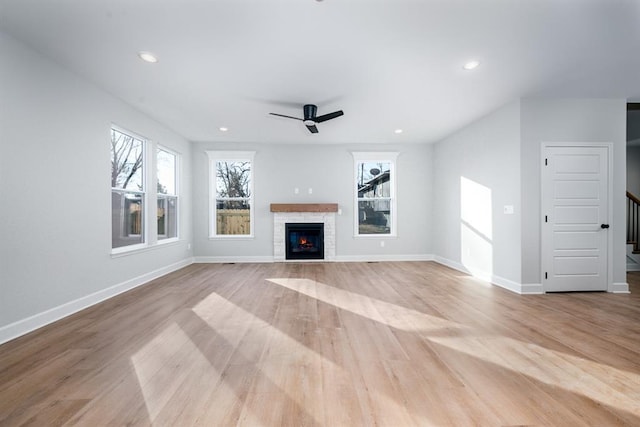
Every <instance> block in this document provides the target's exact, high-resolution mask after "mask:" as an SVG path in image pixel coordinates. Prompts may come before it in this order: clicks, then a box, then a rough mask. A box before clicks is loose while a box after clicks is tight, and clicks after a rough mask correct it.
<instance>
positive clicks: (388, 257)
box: [336, 254, 434, 262]
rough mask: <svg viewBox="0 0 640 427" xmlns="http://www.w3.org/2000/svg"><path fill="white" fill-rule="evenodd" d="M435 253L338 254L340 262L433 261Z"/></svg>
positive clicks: (337, 258)
mask: <svg viewBox="0 0 640 427" xmlns="http://www.w3.org/2000/svg"><path fill="white" fill-rule="evenodd" d="M433 260H434V256H433V254H407V255H393V254H385V255H342V256H337V257H336V261H338V262H383V261H388V262H397V261H433Z"/></svg>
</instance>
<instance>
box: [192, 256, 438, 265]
mask: <svg viewBox="0 0 640 427" xmlns="http://www.w3.org/2000/svg"><path fill="white" fill-rule="evenodd" d="M383 261H386V262H399V261H434V256H433V255H432V254H417V255H343V256H340V257H336V258H335V259H332V260H328V259H314V260H299V259H295V260H281V259H275V258H274V257H271V256H199V257H195V258H194V263H202V264H221V263H238V264H240V263H274V262H286V263H299V262H383Z"/></svg>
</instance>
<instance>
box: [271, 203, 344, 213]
mask: <svg viewBox="0 0 640 427" xmlns="http://www.w3.org/2000/svg"><path fill="white" fill-rule="evenodd" d="M271 212H338V204H337V203H271Z"/></svg>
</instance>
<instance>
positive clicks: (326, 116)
mask: <svg viewBox="0 0 640 427" xmlns="http://www.w3.org/2000/svg"><path fill="white" fill-rule="evenodd" d="M343 114H344V113H343V112H342V110H339V111H334V112H333V113H329V114H323V115H322V116H318V117H316V118H315V119H313V121H314V122H316V123H322V122H326V121H327V120H331V119H335V118H336V117H340V116H342V115H343Z"/></svg>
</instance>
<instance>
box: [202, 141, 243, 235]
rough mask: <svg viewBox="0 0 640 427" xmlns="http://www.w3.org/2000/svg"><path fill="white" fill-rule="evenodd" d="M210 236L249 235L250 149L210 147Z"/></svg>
mask: <svg viewBox="0 0 640 427" xmlns="http://www.w3.org/2000/svg"><path fill="white" fill-rule="evenodd" d="M208 154H209V157H210V168H211V169H210V170H211V185H212V187H211V204H210V206H211V226H210V228H211V234H210V237H242V236H245V237H247V236H253V212H252V205H253V152H221V151H210V152H208Z"/></svg>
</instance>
